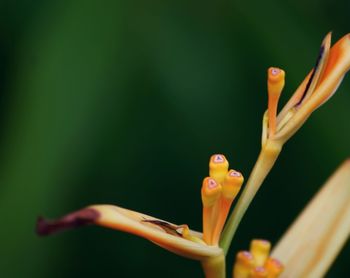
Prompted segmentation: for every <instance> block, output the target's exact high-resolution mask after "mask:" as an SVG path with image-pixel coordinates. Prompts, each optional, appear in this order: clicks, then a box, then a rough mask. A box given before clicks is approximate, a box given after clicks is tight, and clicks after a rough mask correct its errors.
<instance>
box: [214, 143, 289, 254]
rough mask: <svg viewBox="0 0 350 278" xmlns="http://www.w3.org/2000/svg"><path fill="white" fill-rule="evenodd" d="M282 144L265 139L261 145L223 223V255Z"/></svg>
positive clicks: (221, 242) (221, 245) (221, 241)
mask: <svg viewBox="0 0 350 278" xmlns="http://www.w3.org/2000/svg"><path fill="white" fill-rule="evenodd" d="M282 146H283V144H282V143H281V142H279V141H272V140H267V141H266V143H265V144H264V145H263V147H262V149H261V152H260V155H259V157H258V160H257V161H256V163H255V166H254V168H253V170H252V172H251V174H250V176H249V179H248V181H247V184H246V186H245V188H244V190H243V192H242V195H241V196H240V198H239V200H238V202H237V204H236V206H235V208H234V210H233V212H232V213H231V215H230V217H229V219H228V220H227V223H226V225H225V229H224V231H223V234H222V237H221V240H220V247H221V248H222V249H223V250H224V253H225V255H226V254H227V252H228V249H229V247H230V245H231V242H232V239H233V236H234V234H235V232H236V230H237V227H238V225H239V223H240V222H241V219H242V217H243V215H244V214H245V212H246V210H247V208H248V206H249V205H250V203H251V201H252V200H253V198H254V196H255V194H256V193H257V191H258V190H259V188H260V186H261V184H262V183H263V181H264V180H265V178H266V176H267V174H268V173H269V172H270V170H271V169H272V167H273V165H274V164H275V162H276V160H277V157H278V155H279V154H280V152H281V150H282Z"/></svg>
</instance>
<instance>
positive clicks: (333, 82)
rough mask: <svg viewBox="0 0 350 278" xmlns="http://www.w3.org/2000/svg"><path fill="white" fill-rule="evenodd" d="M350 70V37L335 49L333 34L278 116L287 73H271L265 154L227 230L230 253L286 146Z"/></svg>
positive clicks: (264, 130) (277, 70) (223, 242)
mask: <svg viewBox="0 0 350 278" xmlns="http://www.w3.org/2000/svg"><path fill="white" fill-rule="evenodd" d="M349 69H350V34H347V35H345V36H344V37H342V38H341V39H340V40H339V41H338V42H337V43H335V44H334V46H333V47H331V33H328V34H327V35H326V37H325V38H324V40H323V42H322V44H321V48H320V51H319V54H318V57H317V60H316V64H315V66H314V68H313V69H312V70H311V71H310V72H309V74H308V75H307V76H306V78H305V79H304V81H303V82H302V83H301V84H300V86H299V87H298V88H297V90H296V91H295V93H294V94H293V95H292V97H291V98H290V99H289V101H288V102H287V103H286V105H285V106H284V107H283V108H282V109H281V111H280V112H279V113H278V102H279V98H280V95H281V92H282V90H283V88H284V84H285V72H284V71H283V70H282V69H280V68H276V67H271V68H269V69H268V71H267V75H268V77H267V91H268V109H267V111H266V112H265V114H264V116H263V121H262V122H263V127H262V140H261V141H262V142H261V151H260V155H259V157H258V160H257V161H256V163H255V166H254V168H253V170H252V172H251V174H250V176H249V179H248V181H247V184H246V186H245V188H244V190H243V192H242V197H241V198H240V199H239V201H238V203H237V205H236V207H235V209H234V211H233V213H232V215H231V216H230V218H229V220H228V225H227V226H226V227H225V230H224V232H223V237H222V240H221V246H222V247H223V248H224V250H225V252H227V250H228V246H229V245H230V243H231V241H232V238H233V235H234V233H235V231H236V229H237V227H238V224H239V222H240V221H241V219H242V217H243V215H244V213H245V211H246V210H247V208H248V206H249V204H250V202H251V201H252V199H253V198H254V196H255V194H256V193H257V191H258V190H259V188H260V186H261V184H262V183H263V181H264V179H265V178H266V176H267V174H268V173H269V172H270V170H271V169H272V167H273V165H274V164H275V162H276V160H277V158H278V156H279V154H280V152H281V150H282V147H283V145H284V144H285V143H286V142H287V141H288V139H289V138H291V137H292V136H293V135H294V134H295V133H296V132H297V131H298V129H299V128H300V127H301V126H302V125H303V123H304V122H305V121H306V120H307V119H308V117H309V116H310V115H311V114H312V112H313V111H315V110H316V109H317V108H318V107H320V106H321V105H323V104H324V103H325V102H326V101H327V100H328V99H329V98H330V97H331V96H332V95H333V94H334V93H335V91H336V90H337V88H338V86H339V85H340V83H341V81H342V80H343V77H344V75H345V74H346V73H347V71H348V70H349Z"/></svg>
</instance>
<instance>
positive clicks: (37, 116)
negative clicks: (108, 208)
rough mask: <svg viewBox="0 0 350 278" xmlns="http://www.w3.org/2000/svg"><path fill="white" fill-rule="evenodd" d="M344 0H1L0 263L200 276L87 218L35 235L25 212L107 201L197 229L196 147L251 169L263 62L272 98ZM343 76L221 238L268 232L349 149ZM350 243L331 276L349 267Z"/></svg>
mask: <svg viewBox="0 0 350 278" xmlns="http://www.w3.org/2000/svg"><path fill="white" fill-rule="evenodd" d="M349 10H350V2H349V1H346V0H343V1H336V2H334V1H331V0H325V1H301V0H293V1H292V0H288V1H273V0H266V1H234V0H231V1H225V0H219V1H210V0H204V1H174V2H168V1H137V0H136V1H97V0H95V1H83V0H76V1H65V0H63V1H62V0H60V1H58V0H54V1H44V0H18V1H10V0H7V1H6V0H1V1H0V92H1V95H0V131H1V137H0V161H1V163H0V215H1V222H0V223H1V224H0V277H5V278H7V277H10V278H12V277H37V278H40V277H51V278H54V277H66V278H69V277H141V276H152V277H169V278H170V277H201V276H202V272H201V268H200V267H199V264H198V262H195V261H189V260H186V259H183V258H180V257H177V256H176V255H173V254H171V253H168V252H166V251H164V250H162V249H161V248H158V247H156V246H154V245H153V244H152V243H150V242H148V241H146V240H144V239H140V238H136V237H134V236H131V235H127V234H123V233H120V232H117V231H112V230H107V229H103V228H99V227H88V228H83V229H80V230H74V231H69V232H65V233H61V234H58V235H55V236H52V237H48V238H39V237H37V236H36V234H35V232H34V226H35V221H36V218H37V216H38V215H45V216H47V217H57V216H60V215H62V214H65V213H67V212H70V211H72V210H75V209H78V208H81V207H83V206H85V205H88V204H92V203H111V204H118V205H120V206H123V207H126V208H132V209H134V210H137V211H142V212H145V213H148V214H151V215H154V216H157V217H159V218H162V219H167V220H168V221H172V222H175V223H187V224H189V225H190V227H191V228H193V229H198V230H200V229H201V202H200V193H199V192H200V186H201V181H202V178H203V177H204V176H206V175H207V171H208V169H207V167H208V159H209V157H210V155H211V154H213V153H224V154H226V156H227V158H228V159H229V161H230V163H231V165H232V167H234V168H236V169H238V170H241V171H242V172H243V173H245V175H246V176H248V174H249V172H250V170H251V168H252V166H253V164H254V161H255V159H256V158H257V155H258V152H259V146H260V133H261V117H262V114H263V112H264V110H265V109H266V99H267V97H266V69H267V68H268V67H269V66H279V67H282V68H283V69H285V70H286V72H287V77H286V88H285V90H284V95H283V97H282V102H284V101H285V100H286V99H287V98H288V96H290V94H291V93H292V92H293V90H295V88H296V87H297V85H298V84H299V82H301V80H302V79H303V78H304V76H305V75H306V73H307V72H308V71H309V70H310V69H311V67H312V66H313V65H314V62H315V59H316V56H317V54H318V48H319V45H320V43H321V41H322V39H323V37H324V35H325V34H326V33H327V32H328V31H330V30H333V41H335V40H337V39H339V38H340V37H341V36H343V35H344V34H346V33H347V32H349V31H350V23H349ZM349 104H350V77H349V76H348V77H347V78H345V80H344V82H343V84H342V86H341V87H340V89H339V91H338V93H337V94H336V95H335V96H334V98H333V99H332V100H331V101H330V102H328V103H327V104H326V105H325V106H323V107H322V108H320V109H319V110H318V111H317V112H316V113H314V114H313V116H312V117H311V118H310V119H309V121H308V122H307V123H306V125H305V126H304V127H303V128H302V129H301V130H300V132H298V134H297V135H296V136H295V137H294V138H293V139H292V140H291V141H290V142H288V144H287V145H286V147H285V149H284V151H283V153H282V155H281V156H280V158H279V161H278V163H277V165H276V167H275V168H274V169H273V171H272V173H271V174H270V175H269V177H268V178H267V180H266V182H265V184H264V186H263V187H262V188H261V190H260V191H259V194H258V195H257V197H256V198H255V201H254V202H253V204H252V205H251V207H250V208H249V210H248V212H247V214H246V216H245V218H244V220H243V222H242V224H241V226H240V229H239V231H238V233H237V235H236V237H235V239H234V243H233V245H232V249H231V252H230V256H229V259H228V262H229V264H231V262H232V261H233V257H234V253H235V252H236V251H237V250H239V249H245V248H247V247H248V244H249V241H250V239H252V238H254V237H259V238H266V239H269V240H271V241H272V242H273V243H275V242H276V241H277V240H278V238H279V237H280V236H281V235H282V234H283V232H284V231H285V229H286V228H287V227H288V225H289V224H290V223H291V221H292V220H293V219H294V218H295V217H296V215H297V214H298V213H299V212H300V210H301V209H302V208H303V207H304V205H305V204H306V203H307V201H308V200H309V199H310V198H311V196H312V195H313V194H314V193H315V192H316V191H317V189H318V188H319V187H320V186H321V184H322V183H323V182H324V181H325V180H326V179H327V177H328V176H329V175H330V174H331V173H332V172H333V171H334V170H335V168H336V167H337V166H338V165H339V164H340V163H341V162H342V161H343V160H344V159H346V158H347V157H348V156H350V145H349V142H350V129H349V117H350V110H349ZM349 256H350V245H349V243H348V244H347V245H346V246H345V248H344V249H343V251H342V253H341V254H340V255H339V257H338V259H337V260H336V262H335V264H334V265H333V266H332V268H331V270H330V272H329V274H328V277H344V276H346V275H345V274H346V273H349V270H350V267H349Z"/></svg>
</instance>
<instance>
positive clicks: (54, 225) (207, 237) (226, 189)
mask: <svg viewBox="0 0 350 278" xmlns="http://www.w3.org/2000/svg"><path fill="white" fill-rule="evenodd" d="M242 183H243V176H242V174H241V173H239V172H238V171H235V170H230V171H229V170H228V161H227V160H226V158H225V156H224V155H221V154H216V155H213V156H212V157H211V159H210V163H209V177H206V178H205V179H204V180H203V185H202V190H201V195H202V203H203V234H202V233H199V232H196V231H192V230H190V229H189V227H188V226H187V225H176V224H173V223H170V222H168V221H163V220H160V219H158V218H155V217H152V216H149V215H146V214H142V213H139V212H135V211H132V210H128V209H124V208H121V207H118V206H114V205H92V206H88V207H86V208H83V209H81V210H78V211H76V212H73V213H70V214H68V215H66V216H64V217H62V218H59V219H57V220H46V219H44V218H41V217H40V218H39V219H38V221H37V233H38V234H39V235H50V234H52V233H55V232H58V231H61V230H65V229H68V228H75V227H79V226H84V225H91V224H94V225H99V226H102V227H106V228H111V229H115V230H120V231H123V232H127V233H131V234H134V235H137V236H140V237H143V238H146V239H148V240H150V241H152V242H153V243H155V244H157V245H159V246H161V247H163V248H164V249H167V250H169V251H171V252H173V253H176V254H178V255H181V256H184V257H187V258H190V259H195V260H199V261H201V263H202V266H203V269H204V272H205V274H206V277H225V260H224V255H223V250H222V249H221V248H220V247H219V246H218V242H219V239H220V235H221V231H222V229H223V226H224V224H225V221H226V217H227V215H228V212H229V210H230V207H231V204H232V202H233V200H234V199H235V197H236V195H237V194H238V192H239V189H240V187H241V185H242Z"/></svg>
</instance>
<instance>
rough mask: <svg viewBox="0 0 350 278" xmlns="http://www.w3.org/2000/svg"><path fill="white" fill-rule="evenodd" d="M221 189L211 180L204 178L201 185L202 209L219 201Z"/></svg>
mask: <svg viewBox="0 0 350 278" xmlns="http://www.w3.org/2000/svg"><path fill="white" fill-rule="evenodd" d="M221 190H222V187H221V185H220V184H219V183H217V182H216V181H215V180H214V179H213V178H211V177H206V178H205V179H204V180H203V184H202V202H203V206H204V207H210V206H213V205H214V204H215V202H216V201H217V200H218V199H219V197H220V194H221Z"/></svg>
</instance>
